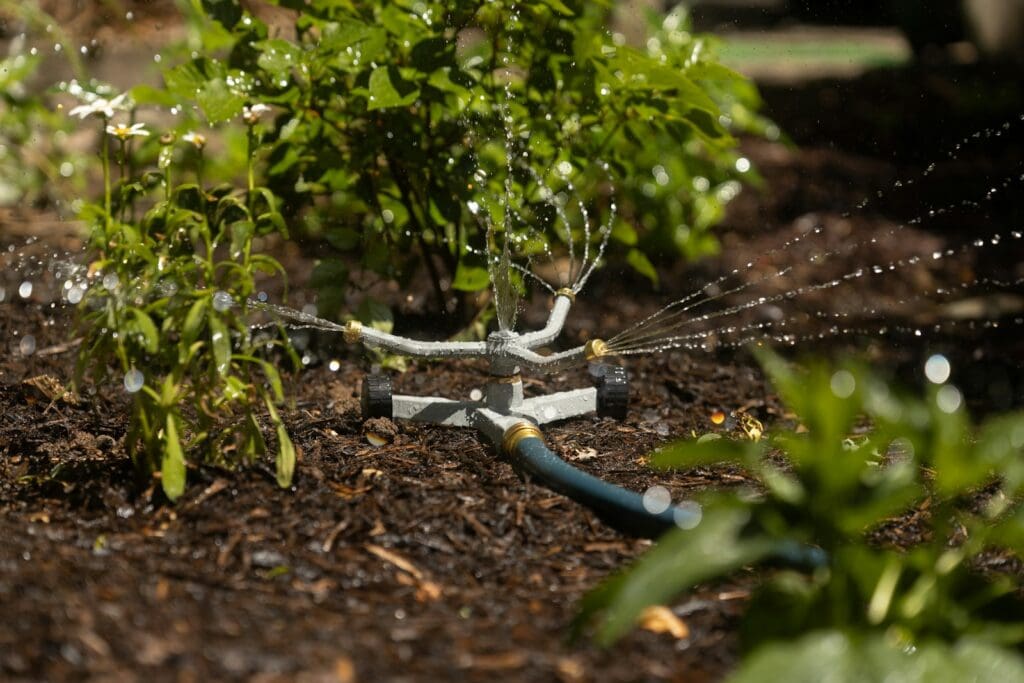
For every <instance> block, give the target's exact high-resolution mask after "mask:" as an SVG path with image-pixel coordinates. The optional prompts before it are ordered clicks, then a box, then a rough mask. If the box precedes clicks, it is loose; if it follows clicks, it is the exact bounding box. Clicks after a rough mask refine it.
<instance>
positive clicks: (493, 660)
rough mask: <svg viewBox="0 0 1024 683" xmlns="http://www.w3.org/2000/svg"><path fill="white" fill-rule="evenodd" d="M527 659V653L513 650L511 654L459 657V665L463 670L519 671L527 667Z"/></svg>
mask: <svg viewBox="0 0 1024 683" xmlns="http://www.w3.org/2000/svg"><path fill="white" fill-rule="evenodd" d="M527 659H528V658H527V656H526V653H525V652H522V651H520V650H513V651H511V652H497V653H495V654H486V655H472V654H467V655H462V656H460V657H459V661H458V664H459V667H460V668H463V669H481V670H483V671H502V670H505V669H519V668H521V667H523V666H525V665H526V662H527Z"/></svg>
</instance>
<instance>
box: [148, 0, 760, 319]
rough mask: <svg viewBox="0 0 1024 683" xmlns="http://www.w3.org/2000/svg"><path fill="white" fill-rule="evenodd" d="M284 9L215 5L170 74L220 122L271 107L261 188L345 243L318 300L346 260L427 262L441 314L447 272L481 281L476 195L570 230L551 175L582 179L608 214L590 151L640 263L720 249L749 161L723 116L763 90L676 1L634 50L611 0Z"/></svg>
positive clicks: (474, 286)
mask: <svg viewBox="0 0 1024 683" xmlns="http://www.w3.org/2000/svg"><path fill="white" fill-rule="evenodd" d="M196 4H197V3H193V5H194V6H195V5H196ZM276 4H278V5H280V6H281V7H284V8H288V9H290V10H293V13H292V14H291V19H290V20H289V21H287V22H286V24H285V25H277V26H275V27H268V26H267V25H266V24H264V23H263V22H262V21H260V20H259V19H258V18H257V17H254V16H252V15H251V14H250V13H249V12H247V11H246V10H245V9H244V8H243V6H242V5H241V4H240V3H239V2H237V0H204V1H203V2H202V3H201V6H202V12H205V14H206V15H208V16H209V17H210V18H211V19H212V20H213V21H212V22H207V23H206V24H202V29H201V32H200V35H201V36H202V40H203V41H204V44H205V47H206V49H204V51H203V55H204V56H202V57H197V58H195V59H193V60H191V61H190V62H188V63H186V64H182V65H179V66H177V67H175V68H173V69H170V70H168V71H167V72H166V75H165V77H166V81H167V90H168V91H169V92H170V93H171V94H172V95H173V96H174V97H176V98H178V99H179V100H193V99H195V100H197V101H198V103H199V105H200V107H201V108H202V109H203V111H204V112H205V113H206V115H207V116H208V117H209V118H210V119H213V120H217V119H222V118H228V117H230V116H233V115H235V114H237V113H238V111H240V109H241V107H242V105H243V104H244V102H245V101H246V100H247V99H250V98H251V99H256V100H259V101H262V102H268V103H273V104H274V105H275V106H276V107H278V109H279V111H280V113H279V115H278V116H277V117H276V119H275V122H274V125H273V128H272V130H271V131H269V133H268V136H267V144H268V148H269V149H268V152H267V185H268V187H270V188H271V189H272V190H273V192H274V193H275V194H276V195H277V196H280V197H281V198H282V199H283V200H284V201H285V203H286V205H287V206H288V207H289V209H290V212H291V213H293V214H297V215H298V214H301V216H302V223H303V228H304V230H305V231H306V232H307V233H308V234H311V235H313V236H320V237H322V238H323V239H326V241H327V242H328V243H329V244H330V245H331V248H333V250H334V253H333V255H331V256H328V257H325V258H324V259H323V260H322V261H321V262H320V264H319V265H318V266H317V269H316V271H315V273H314V275H313V284H314V286H316V287H318V288H319V290H320V296H319V305H320V309H321V313H322V314H325V315H330V316H335V315H337V314H338V313H339V311H340V309H341V307H342V304H343V301H344V296H345V294H346V293H347V291H348V289H347V288H348V287H349V284H348V276H349V272H350V270H351V268H352V267H353V266H354V265H358V266H359V267H361V268H365V269H367V270H369V271H372V272H374V273H376V274H378V275H379V276H383V277H385V278H389V279H390V278H393V279H397V280H398V281H399V282H400V284H402V285H403V286H405V285H408V283H409V282H410V279H411V278H412V277H413V276H414V275H415V273H416V271H417V268H416V266H417V264H419V265H422V267H423V269H424V270H425V272H427V273H428V275H429V279H430V281H431V282H433V288H434V294H435V300H436V307H437V308H438V309H440V310H447V309H448V305H449V299H450V297H451V294H450V292H448V290H447V287H448V286H450V287H451V288H452V289H454V290H462V291H470V292H472V291H477V290H481V289H484V288H485V287H486V286H487V285H488V283H489V280H488V277H487V269H486V265H485V263H484V262H483V260H482V257H481V256H479V255H478V254H477V253H473V251H472V250H471V249H469V247H473V248H475V250H476V251H479V250H480V249H482V248H483V247H484V246H485V245H484V234H483V231H482V230H481V229H480V227H479V223H478V217H477V216H474V215H473V214H472V212H470V211H469V210H468V209H467V207H468V206H470V205H471V204H474V205H481V206H485V207H488V208H491V209H492V210H493V211H494V213H496V214H501V213H502V210H501V209H500V208H499V207H498V206H497V205H500V204H501V203H502V202H503V201H504V198H505V197H506V196H511V197H514V198H515V199H514V200H513V201H514V202H515V203H516V208H517V209H518V210H519V212H520V214H521V215H522V219H523V220H522V222H523V223H524V224H526V225H529V226H531V228H530V229H534V228H536V229H538V230H539V231H541V232H544V233H546V235H547V237H548V239H549V241H550V242H552V243H554V244H558V243H559V242H560V241H565V240H566V239H567V235H566V234H565V232H564V231H558V230H556V228H555V216H554V211H553V210H552V207H551V206H550V203H549V202H547V201H544V198H543V195H544V194H545V192H546V191H547V190H546V189H545V187H544V186H543V185H549V186H550V189H551V191H552V192H553V193H555V194H558V193H560V192H562V191H564V190H565V189H566V187H567V184H568V183H570V182H573V181H574V182H573V184H574V186H575V188H576V194H577V195H579V196H580V199H581V206H584V207H589V210H590V211H591V212H592V213H595V212H598V211H601V210H607V207H608V204H609V203H610V201H611V200H610V198H609V195H610V192H611V188H609V185H608V182H607V178H606V177H605V174H604V171H603V170H602V169H601V167H600V164H597V163H595V160H598V159H600V160H604V161H607V163H608V164H609V165H610V168H611V169H612V174H613V178H614V179H615V184H616V185H617V192H618V194H619V195H620V197H621V199H620V203H621V207H622V208H623V211H622V212H621V215H622V216H624V218H622V219H620V220H619V221H618V222H617V224H616V225H615V229H614V233H613V235H614V237H613V239H615V240H617V241H618V242H619V244H620V245H621V246H623V247H625V251H627V252H628V255H627V261H628V262H629V263H630V264H632V265H633V266H634V267H635V268H637V269H638V270H640V271H641V272H643V273H644V274H646V275H647V276H649V277H651V278H652V279H654V278H656V273H655V270H654V267H653V266H652V264H651V260H652V259H654V258H656V257H655V254H662V255H664V257H666V258H669V257H671V256H672V255H675V254H678V253H686V254H688V255H695V254H698V253H702V252H705V251H707V250H708V249H710V248H712V247H713V242H712V241H710V240H709V239H708V237H707V235H706V230H707V228H708V227H709V226H710V225H711V224H713V223H714V222H715V220H717V219H718V218H719V217H720V206H721V204H723V203H724V202H725V201H726V200H727V199H728V198H729V197H730V196H731V195H732V194H734V193H735V185H734V184H732V183H730V182H729V179H731V178H737V177H739V176H741V175H743V173H741V171H744V170H746V168H747V167H746V166H745V162H741V163H740V166H739V169H740V170H737V163H736V162H737V157H736V155H735V153H734V152H733V151H732V150H733V145H734V142H735V141H734V140H733V138H732V136H731V135H730V133H729V129H730V128H734V127H736V126H739V127H741V128H746V127H753V126H755V125H756V124H757V123H758V122H757V120H756V118H755V117H754V116H753V114H752V113H751V111H752V108H753V107H754V106H756V102H757V100H756V93H755V92H754V90H753V88H752V87H751V86H750V85H749V84H748V83H747V82H746V81H745V80H744V79H743V78H742V77H740V76H738V75H737V74H735V73H733V72H731V71H729V70H727V69H725V68H724V67H722V66H720V65H719V64H717V63H716V62H715V61H714V59H713V54H712V52H711V50H710V49H709V46H710V45H711V43H710V41H709V40H707V39H705V38H703V37H700V36H695V35H693V34H691V33H690V32H689V31H688V30H687V29H688V27H687V26H686V18H685V15H684V14H683V13H682V11H681V10H677V11H676V12H674V13H673V14H671V15H670V16H669V18H668V19H666V20H665V21H664V22H663V23H662V24H661V26H660V27H659V28H658V31H657V33H656V34H655V35H653V36H652V40H651V41H649V43H648V49H647V50H645V51H640V50H637V49H634V48H631V47H628V46H626V45H623V44H621V41H620V40H618V39H616V38H615V37H613V36H612V35H610V33H609V31H608V30H607V28H606V25H607V20H608V13H609V11H610V7H611V5H612V3H610V2H581V1H577V0H567V1H565V2H563V1H562V0H543V1H539V2H514V1H511V0H487V1H486V2H485V1H482V0H472V1H470V0H438V1H433V2H426V1H423V2H390V3H384V2H361V3H341V2H335V1H333V0H312V1H311V2H296V1H294V0H278V2H277V3H276ZM197 11H199V10H197ZM275 34H276V37H272V36H273V35H275ZM286 36H290V37H286ZM215 55H225V59H224V60H220V59H218V58H216V57H215ZM509 154H512V155H514V156H515V159H514V160H513V162H510V161H509V159H508V155H509ZM524 155H528V160H526V161H523V159H524V158H525V156H524ZM527 167H529V168H532V169H535V173H531V172H530V171H529V170H528V168H527ZM509 171H511V177H509ZM652 174H653V175H652ZM506 180H508V181H509V182H508V183H507V184H506ZM539 180H543V184H542V183H541V182H539ZM652 188H653V189H652ZM572 219H573V220H574V221H576V223H575V227H574V230H575V233H576V234H575V235H573V239H574V240H576V241H577V244H578V243H579V240H581V239H583V237H582V231H581V228H580V225H579V212H576V214H575V215H574V216H573V217H572ZM522 228H523V226H520V229H522ZM501 229H509V230H511V229H512V227H511V226H504V227H503V228H499V230H501ZM536 248H537V245H536V242H535V241H529V240H528V241H527V242H526V246H525V249H527V250H530V249H533V250H535V249H536ZM459 301H463V299H459Z"/></svg>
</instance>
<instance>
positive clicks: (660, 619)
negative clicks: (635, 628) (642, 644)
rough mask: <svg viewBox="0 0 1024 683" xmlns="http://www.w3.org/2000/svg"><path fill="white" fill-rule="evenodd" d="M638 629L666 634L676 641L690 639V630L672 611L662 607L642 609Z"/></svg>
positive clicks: (652, 606)
mask: <svg viewBox="0 0 1024 683" xmlns="http://www.w3.org/2000/svg"><path fill="white" fill-rule="evenodd" d="M638 623H639V625H640V628H642V629H644V630H646V631H650V632H651V633H668V634H670V635H671V636H672V637H673V638H675V639H676V640H683V639H684V638H689V637H690V628H689V627H688V626H687V625H686V623H685V622H684V621H683V620H682V619H680V618H679V617H677V616H676V615H675V614H674V613H673V612H672V610H670V609H669V608H668V607H665V606H664V605H651V606H650V607H646V608H644V611H643V612H641V613H640V618H639V619H638Z"/></svg>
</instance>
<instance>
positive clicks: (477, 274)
mask: <svg viewBox="0 0 1024 683" xmlns="http://www.w3.org/2000/svg"><path fill="white" fill-rule="evenodd" d="M490 284H491V276H490V273H488V272H487V267H486V266H484V265H479V264H478V263H474V262H473V260H471V259H469V258H463V259H462V260H461V261H459V265H458V267H457V268H456V269H455V279H454V280H453V281H452V289H457V290H459V291H460V292H479V291H480V290H481V289H486V288H487V287H489V286H490Z"/></svg>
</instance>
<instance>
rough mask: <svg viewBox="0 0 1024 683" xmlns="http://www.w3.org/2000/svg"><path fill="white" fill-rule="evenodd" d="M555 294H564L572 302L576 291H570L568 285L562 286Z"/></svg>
mask: <svg viewBox="0 0 1024 683" xmlns="http://www.w3.org/2000/svg"><path fill="white" fill-rule="evenodd" d="M555 296H564V297H565V298H566V299H568V300H569V301H571V302H572V303H576V292H574V291H572V290H571V289H569V288H568V287H562V288H561V289H560V290H558V291H557V292H555Z"/></svg>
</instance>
